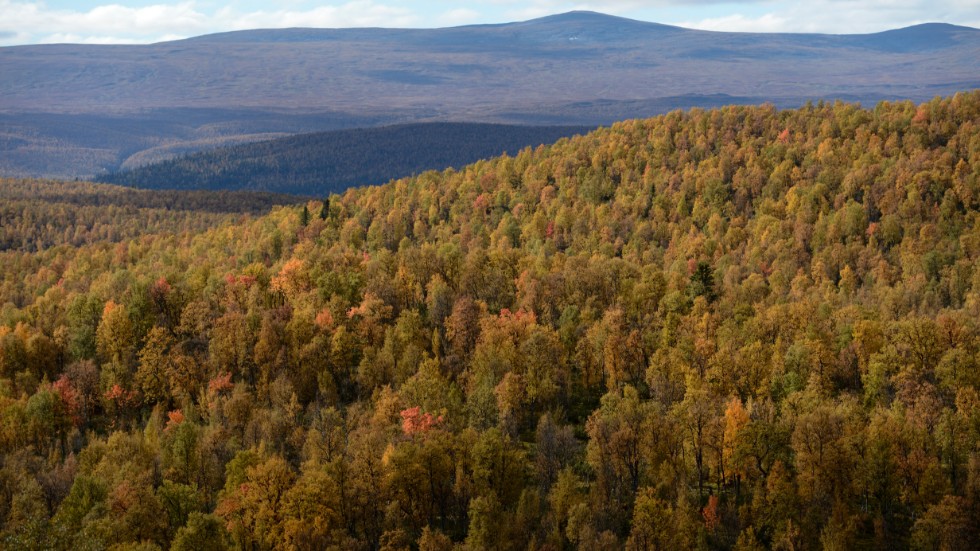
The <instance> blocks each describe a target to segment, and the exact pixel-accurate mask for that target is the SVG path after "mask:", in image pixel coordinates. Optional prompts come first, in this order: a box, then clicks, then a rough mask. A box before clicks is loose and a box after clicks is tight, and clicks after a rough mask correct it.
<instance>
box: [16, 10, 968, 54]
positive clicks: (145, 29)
mask: <svg viewBox="0 0 980 551" xmlns="http://www.w3.org/2000/svg"><path fill="white" fill-rule="evenodd" d="M577 9H578V10H594V11H601V12H604V13H609V14H614V15H620V16H623V17H629V18H633V19H639V20H643V21H655V22H658V23H669V24H674V25H681V26H684V27H693V28H699V29H709V30H724V31H756V32H782V31H786V32H824V33H863V32H876V31H881V30H886V29H892V28H898V27H904V26H908V25H914V24H917V23H925V22H930V21H943V22H946V23H955V24H958V25H968V26H972V27H980V0H741V1H738V0H736V1H718V0H604V1H597V2H574V1H572V2H566V1H564V0H471V1H468V2H465V3H464V2H459V1H450V0H320V1H313V0H283V1H280V2H269V1H261V0H243V1H232V0H120V1H116V2H113V1H111V0H46V1H39V2H35V1H28V0H0V46H7V45H15V44H37V43H50V42H85V43H103V44H113V43H147V42H158V41H161V40H172V39H176V38H185V37H189V36H196V35H201V34H207V33H213V32H220V31H230V30H239V29H254V28H270V27H446V26H454V25H467V24H473V23H503V22H508V21H523V20H526V19H531V18H534V17H540V16H543V15H550V14H554V13H561V12H566V11H570V10H577Z"/></svg>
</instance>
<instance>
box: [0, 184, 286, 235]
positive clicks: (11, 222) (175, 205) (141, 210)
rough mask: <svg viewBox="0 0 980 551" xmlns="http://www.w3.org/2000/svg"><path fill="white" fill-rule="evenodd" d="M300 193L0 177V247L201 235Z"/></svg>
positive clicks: (266, 210) (256, 213)
mask: <svg viewBox="0 0 980 551" xmlns="http://www.w3.org/2000/svg"><path fill="white" fill-rule="evenodd" d="M301 201H305V199H302V198H299V197H296V196H292V195H281V194H275V193H253V192H241V191H223V192H209V191H189V192H176V191H142V190H135V189H130V188H125V187H119V186H110V185H104V184H90V183H87V182H57V181H52V180H18V179H11V178H0V252H2V251H7V250H11V249H14V250H20V251H38V250H41V249H45V248H48V247H52V246H56V245H74V246H79V245H87V244H92V243H106V242H109V243H115V242H119V241H129V240H131V239H135V238H137V237H140V236H143V235H148V234H159V233H182V232H185V233H187V234H188V235H191V234H194V233H200V232H202V231H204V230H206V229H208V228H210V227H213V226H217V225H219V224H220V223H221V222H222V221H226V220H235V219H238V218H239V217H240V215H242V214H252V215H258V214H265V213H267V212H269V210H270V209H271V208H272V207H273V206H275V205H288V204H296V203H299V202H301Z"/></svg>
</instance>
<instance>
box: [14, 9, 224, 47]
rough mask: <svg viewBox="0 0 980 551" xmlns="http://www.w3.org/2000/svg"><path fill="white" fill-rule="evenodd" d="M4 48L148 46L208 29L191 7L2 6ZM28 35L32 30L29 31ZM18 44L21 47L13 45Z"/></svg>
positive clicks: (203, 16) (199, 13)
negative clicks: (56, 44) (161, 39)
mask: <svg viewBox="0 0 980 551" xmlns="http://www.w3.org/2000/svg"><path fill="white" fill-rule="evenodd" d="M0 13H2V14H3V17H2V18H0V33H6V32H10V33H13V35H14V37H13V38H9V37H3V38H0V40H2V41H3V43H7V44H11V43H23V42H24V41H25V39H26V40H27V41H31V42H66V41H71V42H88V43H95V42H98V41H100V40H104V42H103V43H110V44H112V43H120V42H129V43H132V42H144V41H147V39H150V40H152V39H156V38H159V37H161V36H166V35H171V36H177V35H181V36H184V35H187V34H195V33H199V32H203V31H205V30H206V29H207V28H208V20H207V16H206V15H204V14H203V13H201V12H199V11H197V10H196V9H195V7H194V3H193V2H181V3H177V4H154V5H150V6H144V7H139V8H130V7H126V6H121V5H118V4H108V5H103V6H97V7H94V8H92V9H90V10H88V11H76V10H63V9H49V8H47V7H46V6H45V5H44V4H43V3H40V2H16V1H10V0H0ZM28 29H29V30H28ZM15 41H20V42H15Z"/></svg>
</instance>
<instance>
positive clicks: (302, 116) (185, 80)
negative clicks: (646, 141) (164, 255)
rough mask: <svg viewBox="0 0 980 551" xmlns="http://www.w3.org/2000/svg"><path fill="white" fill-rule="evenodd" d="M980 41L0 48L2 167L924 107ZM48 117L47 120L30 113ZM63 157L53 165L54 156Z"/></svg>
mask: <svg viewBox="0 0 980 551" xmlns="http://www.w3.org/2000/svg"><path fill="white" fill-rule="evenodd" d="M978 59H980V31H978V30H976V29H972V28H967V27H958V26H954V25H947V24H928V25H919V26H915V27H909V28H906V29H898V30H894V31H887V32H883V33H877V34H867V35H817V34H756V33H721V32H707V31H696V30H689V29H683V28H679V27H671V26H665V25H659V24H655V23H645V22H640V21H633V20H629V19H623V18H619V17H611V16H607V15H601V14H597V13H591V12H572V13H567V14H563V15H556V16H551V17H545V18H541V19H535V20H532V21H526V22H521V23H509V24H502V25H476V26H465V27H454V28H445V29H278V30H254V31H240V32H231V33H222V34H215V35H208V36H202V37H197V38H192V39H188V40H181V41H175V42H165V43H158V44H152V45H139V46H96V45H74V44H65V45H40V46H17V47H8V48H0V98H2V103H0V153H2V156H0V171H3V172H6V173H32V172H40V173H44V174H51V175H62V176H64V175H71V174H73V173H74V174H92V173H96V172H98V171H100V170H102V169H113V168H116V167H118V166H120V165H122V164H123V163H124V162H125V161H126V159H127V158H128V157H129V156H131V155H133V154H142V153H141V152H143V151H146V150H148V149H153V148H160V147H162V148H163V149H155V150H154V152H152V153H153V155H155V156H157V157H160V156H167V155H170V154H172V153H173V152H181V151H187V150H194V149H200V148H202V147H205V146H206V145H207V144H209V143H221V142H222V141H224V140H229V139H230V140H236V141H240V140H253V139H257V138H259V137H269V136H270V135H277V134H280V133H294V132H300V131H314V130H329V129H338V128H345V127H346V128H349V127H354V126H365V125H378V124H391V123H398V122H412V121H427V120H428V121H432V120H442V121H449V120H468V121H484V122H508V123H534V124H588V125H595V124H600V123H609V122H612V121H614V120H617V119H622V118H628V117H640V116H647V115H651V114H655V113H658V112H662V111H665V110H668V109H671V108H675V107H689V106H694V105H701V106H708V107H710V106H714V105H719V104H722V103H747V102H753V103H754V102H761V101H771V102H773V103H776V104H777V105H795V104H799V103H801V102H803V101H805V100H806V99H811V98H813V99H818V98H827V99H837V98H840V99H849V100H859V101H864V102H873V101H877V100H880V99H905V98H907V99H913V100H922V99H927V98H931V97H933V96H935V95H940V94H951V93H954V92H956V91H958V90H965V89H972V88H977V87H980V62H978ZM38 114H44V116H38ZM52 154H53V155H52Z"/></svg>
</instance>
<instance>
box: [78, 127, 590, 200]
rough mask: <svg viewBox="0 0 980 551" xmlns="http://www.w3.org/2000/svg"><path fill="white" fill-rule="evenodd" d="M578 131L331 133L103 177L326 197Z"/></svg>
mask: <svg viewBox="0 0 980 551" xmlns="http://www.w3.org/2000/svg"><path fill="white" fill-rule="evenodd" d="M589 130H591V129H590V128H589V127H584V126H514V125H501V124H476V123H422V124H405V125H396V126H387V127H382V128H367V129H355V130H337V131H332V132H320V133H313V134H302V135H298V136H290V137H288V138H281V139H277V140H269V141H263V142H256V143H249V144H245V145H238V146H233V147H221V148H217V149H214V150H211V151H205V152H201V153H197V154H193V155H187V156H183V157H178V158H176V159H171V160H167V161H163V162H160V163H155V164H150V165H147V166H143V167H140V168H136V169H133V170H128V171H122V172H116V173H110V174H104V175H100V176H98V178H97V179H98V180H99V181H102V182H107V183H114V184H121V185H127V186H133V187H140V188H150V189H209V190H252V191H274V192H279V193H294V194H299V195H326V194H328V193H330V192H341V191H343V190H345V189H347V188H349V187H352V186H357V185H367V184H383V183H385V182H388V181H389V180H392V179H394V178H401V177H405V176H412V175H415V174H419V173H421V172H423V171H426V170H442V169H445V168H448V167H457V168H458V167H461V166H464V165H467V164H470V163H472V162H474V161H477V160H480V159H489V158H491V157H496V156H499V155H500V154H502V153H508V154H510V155H514V154H516V153H517V152H518V151H520V150H521V149H523V148H525V147H535V146H538V145H541V144H550V143H552V142H555V141H557V140H558V139H560V138H563V137H571V136H573V135H575V134H584V133H586V132H588V131H589Z"/></svg>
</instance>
